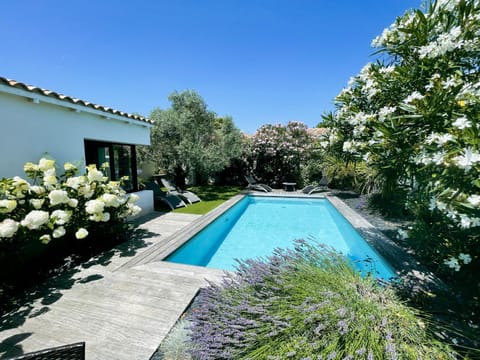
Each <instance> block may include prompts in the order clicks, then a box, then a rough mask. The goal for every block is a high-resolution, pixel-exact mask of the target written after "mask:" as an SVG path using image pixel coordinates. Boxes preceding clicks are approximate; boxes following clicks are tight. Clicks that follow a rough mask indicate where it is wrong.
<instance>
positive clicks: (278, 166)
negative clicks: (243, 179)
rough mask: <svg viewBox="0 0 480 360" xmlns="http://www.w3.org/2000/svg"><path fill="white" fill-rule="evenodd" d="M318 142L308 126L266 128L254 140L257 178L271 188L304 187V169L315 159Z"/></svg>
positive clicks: (253, 150)
mask: <svg viewBox="0 0 480 360" xmlns="http://www.w3.org/2000/svg"><path fill="white" fill-rule="evenodd" d="M313 144H314V141H313V138H312V136H311V135H309V133H308V132H307V126H306V125H305V124H303V123H301V122H296V121H291V122H289V123H288V124H287V125H286V126H282V125H280V124H278V125H271V124H267V125H263V126H262V127H260V129H258V130H257V132H256V133H255V134H254V135H253V137H252V145H251V157H252V169H253V172H254V173H255V175H256V176H257V177H258V178H259V179H260V180H262V181H263V182H266V183H268V184H272V185H273V186H280V187H281V185H282V182H284V181H287V182H288V181H294V182H297V183H299V184H300V183H302V178H301V175H302V172H301V170H302V165H303V164H305V162H306V160H307V159H309V157H310V155H311V150H312V147H313Z"/></svg>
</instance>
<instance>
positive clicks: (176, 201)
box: [145, 181, 187, 210]
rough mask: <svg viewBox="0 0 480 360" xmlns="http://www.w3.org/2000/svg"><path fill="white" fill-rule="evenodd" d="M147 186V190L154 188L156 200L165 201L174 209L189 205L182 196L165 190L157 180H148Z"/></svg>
mask: <svg viewBox="0 0 480 360" xmlns="http://www.w3.org/2000/svg"><path fill="white" fill-rule="evenodd" d="M145 188H146V189H147V190H153V198H154V200H155V201H161V202H163V203H164V204H166V205H167V206H168V207H169V208H170V209H172V210H173V209H176V208H180V207H185V206H187V204H185V202H184V201H183V200H182V199H181V198H180V197H178V196H176V195H173V194H168V193H166V192H165V191H163V190H162V188H161V187H160V185H158V183H157V182H156V181H147V182H146V183H145Z"/></svg>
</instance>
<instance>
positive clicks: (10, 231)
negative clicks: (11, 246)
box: [0, 219, 18, 238]
mask: <svg viewBox="0 0 480 360" xmlns="http://www.w3.org/2000/svg"><path fill="white" fill-rule="evenodd" d="M17 230H18V222H16V221H15V220H12V219H5V220H3V221H2V222H0V238H10V237H12V236H13V235H15V233H16V232H17Z"/></svg>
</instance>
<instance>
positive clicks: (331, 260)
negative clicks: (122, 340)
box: [190, 240, 457, 360]
mask: <svg viewBox="0 0 480 360" xmlns="http://www.w3.org/2000/svg"><path fill="white" fill-rule="evenodd" d="M197 300H198V304H197V306H196V308H195V309H194V310H193V311H192V313H191V316H190V321H191V324H192V325H191V340H192V344H191V353H192V356H193V358H194V359H201V360H209V359H217V360H218V359H270V360H273V359H304V360H306V359H455V358H457V355H456V354H455V352H454V351H453V350H452V349H451V348H450V347H449V346H448V345H446V344H444V343H441V342H440V341H438V340H436V339H435V338H434V337H433V336H432V334H431V331H430V330H429V321H428V319H427V318H426V317H425V316H423V315H422V314H420V313H419V312H417V311H416V310H414V309H412V308H409V307H407V306H406V305H404V304H403V303H401V302H400V301H399V300H398V299H397V298H396V296H395V295H394V293H393V291H392V290H391V289H390V288H389V287H388V286H381V285H379V284H377V283H376V282H375V280H373V279H372V278H362V277H361V276H360V275H359V273H358V272H356V271H355V270H353V269H352V267H351V266H350V265H349V262H348V260H346V259H345V258H344V257H342V256H341V255H338V254H336V253H335V252H333V251H331V250H329V249H318V248H316V247H313V246H311V245H308V244H307V243H306V242H304V241H300V240H299V241H297V243H296V246H295V249H294V250H276V251H275V253H274V255H272V256H271V257H269V258H268V259H265V260H264V259H255V260H247V261H244V262H240V263H239V266H238V270H237V272H236V273H235V274H234V275H230V276H227V277H226V278H225V279H224V281H223V283H222V284H221V285H214V284H212V285H211V286H210V287H208V288H207V289H205V290H204V291H202V292H201V294H200V295H199V297H198V299H197Z"/></svg>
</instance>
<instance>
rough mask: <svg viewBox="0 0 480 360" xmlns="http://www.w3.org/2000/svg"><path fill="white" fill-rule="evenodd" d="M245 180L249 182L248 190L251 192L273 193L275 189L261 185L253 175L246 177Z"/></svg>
mask: <svg viewBox="0 0 480 360" xmlns="http://www.w3.org/2000/svg"><path fill="white" fill-rule="evenodd" d="M245 180H247V182H248V185H247V189H249V190H257V191H263V192H270V191H273V189H272V188H271V187H270V186H268V185H265V184H261V183H259V182H258V181H257V180H255V179H254V178H253V176H251V175H245Z"/></svg>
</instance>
